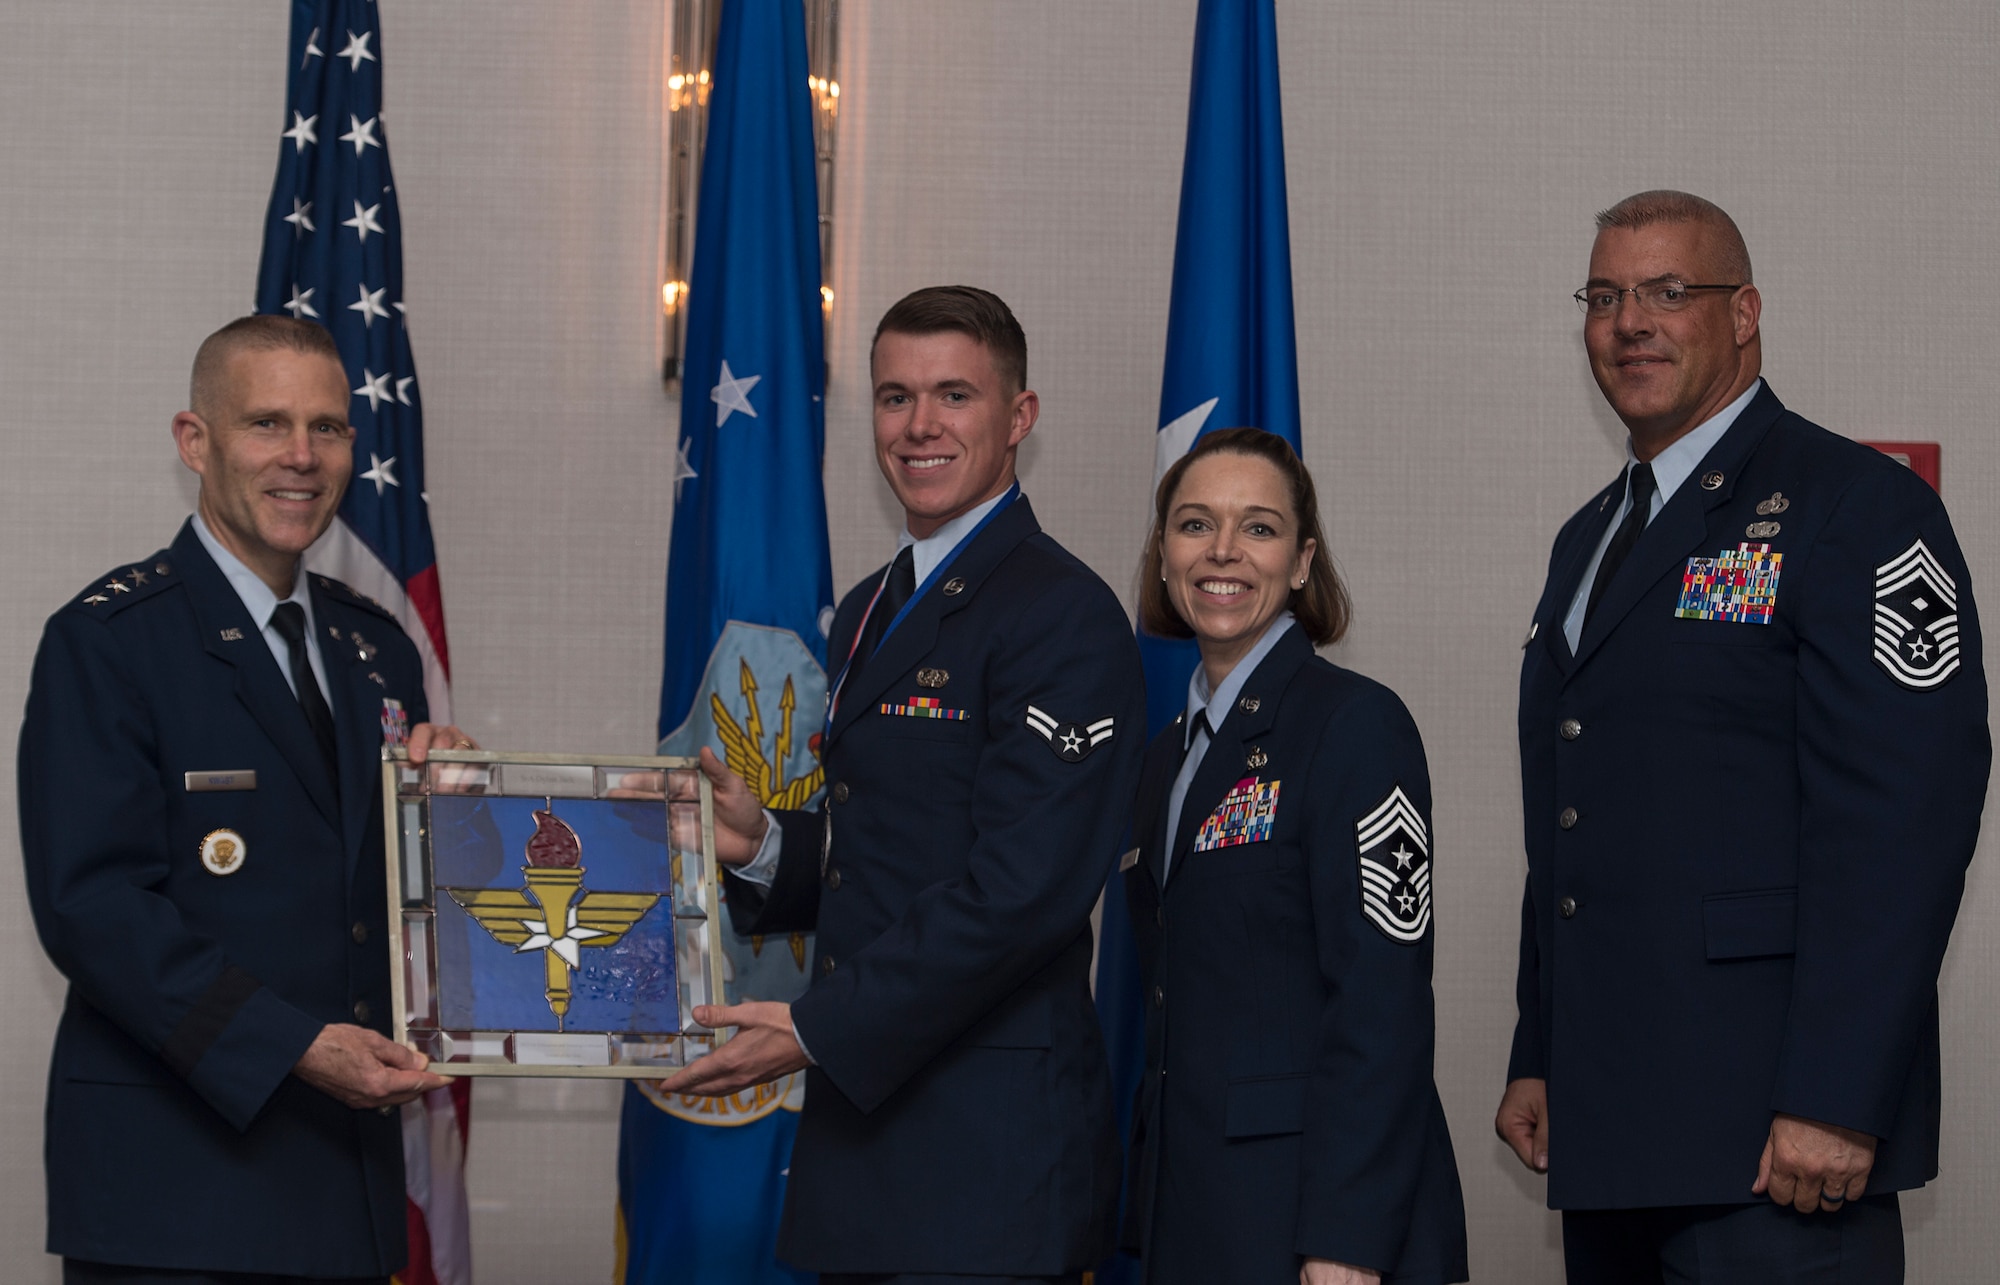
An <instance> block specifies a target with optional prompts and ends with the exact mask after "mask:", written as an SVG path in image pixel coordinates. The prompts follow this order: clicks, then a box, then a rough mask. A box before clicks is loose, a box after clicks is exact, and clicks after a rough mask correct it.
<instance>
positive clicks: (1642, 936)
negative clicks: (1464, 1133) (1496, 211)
mask: <svg viewBox="0 0 2000 1285" xmlns="http://www.w3.org/2000/svg"><path fill="white" fill-rule="evenodd" d="M1597 227H1598V233H1597V240H1596V243H1595V245H1594V247H1593V249H1592V252H1591V259H1590V280H1589V283H1588V284H1586V285H1585V286H1584V288H1583V289H1582V290H1579V291H1578V292H1577V294H1576V300H1577V304H1578V306H1579V307H1580V308H1581V309H1582V311H1583V314H1584V346H1585V348H1586V350H1587V351H1588V353H1589V357H1590V365H1591V370H1592V372H1593V374H1594V375H1595V377H1596V379H1597V384H1598V387H1599V388H1600V389H1601V390H1602V392H1603V394H1604V397H1605V400H1606V401H1607V402H1609V403H1610V405H1611V407H1612V409H1613V410H1614V411H1616V412H1617V414H1618V417H1619V419H1620V420H1622V421H1623V422H1624V424H1625V426H1626V428H1627V429H1628V430H1629V433H1630V439H1629V442H1628V444H1627V461H1626V467H1625V468H1624V469H1623V470H1622V471H1621V472H1620V474H1619V476H1618V478H1617V480H1616V481H1614V482H1613V483H1612V484H1611V485H1610V486H1608V487H1606V488H1605V489H1604V490H1603V491H1602V492H1600V493H1599V494H1597V495H1595V496H1592V497H1591V499H1590V500H1589V502H1588V503H1586V504H1585V505H1584V506H1583V508H1582V509H1581V510H1579V511H1578V512H1577V514H1576V515H1575V516H1574V517H1572V518H1571V519H1570V520H1569V521H1568V523H1566V524H1565V525H1564V527H1563V529H1562V531H1561V533H1560V534H1559V535H1558V536H1557V537H1556V541H1555V549H1554V552H1553V554H1552V556H1551V558H1550V562H1549V575H1548V581H1547V584H1546V587H1545V588H1544V590H1543V592H1542V597H1541V601H1540V603H1539V604H1538V605H1537V607H1536V608H1535V614H1534V619H1533V621H1532V623H1531V624H1530V626H1529V630H1528V638H1527V642H1526V645H1525V648H1524V653H1523V658H1522V668H1521V709H1520V737H1521V774H1522V799H1523V807H1524V824H1525V831H1526V836H1525V837H1526V846H1527V855H1528V879H1527V890H1526V895H1525V896H1524V898H1523V901H1522V917H1521V954H1520V970H1519V974H1518V979H1517V983H1516V1000H1517V1003H1518V1005H1519V1014H1520V1016H1519V1022H1518V1024H1517V1026H1516V1028H1515V1034H1514V1046H1513V1052H1512V1056H1511V1059H1510V1063H1509V1069H1508V1085H1507V1089H1506V1093H1505V1095H1504V1097H1503V1099H1502V1101H1501V1104H1500V1110H1499V1113H1498V1117H1497V1119H1496V1121H1495V1128H1496V1129H1497V1130H1498V1132H1499V1134H1500V1136H1501V1137H1502V1138H1503V1139H1505V1140H1506V1141H1507V1142H1508V1143H1509V1144H1510V1145H1511V1146H1512V1147H1513V1148H1514V1150H1515V1152H1516V1153H1517V1154H1518V1155H1519V1156H1520V1158H1521V1160H1522V1162H1523V1163H1525V1164H1527V1165H1528V1166H1529V1167H1530V1168H1532V1169H1535V1170H1537V1171H1538V1172H1545V1173H1547V1174H1548V1180H1549V1183H1548V1192H1549V1204H1550V1206H1551V1207H1553V1208H1556V1209H1560V1210H1562V1211H1563V1248H1564V1257H1565V1260H1566V1264H1567V1269H1568V1279H1569V1281H1570V1282H1571V1283H1572V1285H1596V1283H1598V1282H1603V1283H1604V1285H1633V1283H1635V1282H1663V1281H1668V1280H1672V1281H1676V1282H1680V1281H1688V1282H1711V1283H1719V1282H1725V1281H1727V1282H1739V1281H1746V1282H1747V1281H1756V1282H1758V1283H1759V1285H1767V1283H1769V1285H1782V1283H1788V1282H1795V1283H1799V1285H1806V1283H1810V1285H1848V1283H1860V1282H1867V1285H1881V1283H1882V1282H1890V1281H1900V1280H1902V1279H1903V1235H1902V1223H1901V1215H1900V1213H1899V1211H1898V1207H1897V1197H1896V1193H1897V1192H1899V1191H1907V1190H1910V1189H1912V1188H1916V1187H1920V1186H1922V1185H1923V1184H1924V1183H1926V1182H1927V1181H1929V1180H1930V1179H1931V1178H1933V1177H1935V1176H1936V1174H1937V1156H1938V1130H1939V1115H1940V1104H1939V1093H1940V1090H1939V1045H1938V1016H1937V976H1938V970H1939V967H1940V965H1941V962H1942V960H1943V957H1944V951H1945V946H1946V944H1947V942H1948V940H1949V938H1950V935H1951V928H1952V923H1953V920H1954V918H1955V917H1956V915H1957V912H1958V904H1959V899H1960V895H1961V893H1962V891H1963V888H1964V880H1965V870H1966V865H1967V863H1968V861H1970V859H1971V857H1972V851H1973V846H1974V843H1975V841H1976V839H1977V837H1978V831H1979V815H1980V810H1981V807H1982V806H1983V804H1984V801H1985V795H1986V780H1987V774H1988V770H1989V768H1990V766H1991V761H1992V747H1991V743H1990V739H1989V736H1988V732H1987V723H1986V679H1985V674H1984V672H1983V670H1982V668H1981V664H1980V634H1979V625H1978V617H1977V615H1976V613H1975V611H1974V608H1973V602H1972V586H1971V583H1970V579H1969V577H1968V575H1967V572H1966V567H1965V561H1964V559H1963V557H1962V556H1961V554H1960V552H1959V547H1958V541H1957V539H1956V538H1955V537H1954V535H1953V534H1952V529H1951V522H1950V520H1949V518H1948V517H1947V516H1946V514H1945V510H1944V505H1943V504H1942V502H1941V501H1940V500H1939V498H1938V496H1937V494H1936V493H1935V492H1934V491H1932V490H1931V489H1930V488H1929V487H1928V486H1926V485H1925V484H1924V483H1923V482H1922V481H1921V480H1920V479H1918V478H1917V477H1916V476H1915V475H1914V474H1913V473H1911V472H1910V471H1909V470H1908V469H1906V468H1904V467H1902V466H1901V465H1899V464H1896V463H1895V462H1893V461H1891V460H1889V459H1888V458H1887V457H1886V456H1883V455H1881V454H1879V453H1877V452H1875V451H1872V450H1869V449H1868V448H1866V447H1864V446H1860V445H1858V444H1856V443H1854V442H1851V441H1849V440H1847V439H1845V438H1843V437H1839V436H1836V435H1835V434H1833V433H1830V432H1827V431H1826V430H1825V429H1822V428H1819V427H1817V426H1816V425H1813V424H1811V423H1808V422H1807V421H1806V420H1804V419H1802V418H1801V417H1799V416H1798V415H1796V414H1794V413H1792V412H1791V411H1789V410H1787V409H1786V408H1785V406H1784V405H1783V404H1782V403H1781V402H1780V401H1779V400H1778V398H1777V395H1776V394H1775V393H1773V392H1772V391H1771V388H1770V386H1769V385H1768V384H1766V383H1765V382H1764V381H1763V379H1762V348H1761V338H1760V333H1759V329H1758V323H1759V319H1760V314H1761V308H1762V302H1761V298H1760V296H1759V294H1758V290H1757V287H1756V286H1755V285H1754V284H1752V276H1751V269H1750V257H1749V253H1748V251H1747V249H1746V248H1745V246H1744V243H1743V238H1742V235H1741V233H1740V232H1739V231H1738V230H1737V227H1736V224H1735V223H1734V222H1733V221H1732V220H1731V219H1730V218H1729V216H1728V215H1727V214H1725V213H1724V212H1723V211H1722V210H1720V209H1719V208H1717V207H1716V206H1714V205H1713V204H1711V203H1709V202H1708V201H1705V200H1702V199H1701V198H1700V197H1696V196H1690V195H1688V194H1686V193H1682V192H1644V193H1641V194H1639V195H1637V196H1633V197H1629V198H1627V199H1626V200H1624V201H1621V202H1619V203H1618V204H1617V205H1615V206H1613V207H1612V208H1611V209H1609V210H1606V211H1605V212H1604V213H1603V214H1600V215H1599V216H1598V219H1597Z"/></svg>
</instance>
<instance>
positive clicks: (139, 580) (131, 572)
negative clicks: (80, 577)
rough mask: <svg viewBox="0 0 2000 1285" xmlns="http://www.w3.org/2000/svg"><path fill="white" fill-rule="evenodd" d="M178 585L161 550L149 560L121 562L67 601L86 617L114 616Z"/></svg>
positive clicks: (174, 573)
mask: <svg viewBox="0 0 2000 1285" xmlns="http://www.w3.org/2000/svg"><path fill="white" fill-rule="evenodd" d="M178 583H180V576H179V574H178V573H177V572H176V571H175V570H174V565H173V560H172V559H171V558H169V557H168V556H167V551H166V550H165V549H161V550H160V551H159V552H158V553H155V554H154V555H153V556H152V557H150V558H141V559H140V560H139V561H137V562H127V563H121V564H119V565H118V566H115V567H113V568H111V570H109V571H107V572H105V573H104V574H103V575H102V576H99V577H98V578H97V579H96V580H93V581H92V582H91V583H90V584H89V585H88V586H87V587H85V588H84V589H83V590H82V591H81V592H80V593H78V594H77V595H76V597H74V598H72V599H71V600H70V604H69V605H70V607H71V609H73V610H76V611H81V612H83V613H85V614H86V615H93V616H105V617H110V616H115V615H117V614H118V613H119V612H121V611H123V610H125V609H126V608H127V607H130V606H131V605H132V604H133V603H135V602H144V601H145V600H146V599H148V598H150V597H152V596H153V595H154V594H156V593H161V592H163V591H165V590H166V589H168V588H169V587H171V586H173V585H176V584H178Z"/></svg>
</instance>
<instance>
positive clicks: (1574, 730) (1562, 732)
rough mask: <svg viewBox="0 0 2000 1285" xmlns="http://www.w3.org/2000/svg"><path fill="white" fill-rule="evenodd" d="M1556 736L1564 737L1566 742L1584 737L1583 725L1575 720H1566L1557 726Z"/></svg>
mask: <svg viewBox="0 0 2000 1285" xmlns="http://www.w3.org/2000/svg"><path fill="white" fill-rule="evenodd" d="M1556 735H1558V736H1560V737H1562V738H1563V739H1564V740H1566V741H1573V740H1575V739H1576V738H1577V737H1579V736H1582V735H1583V724H1581V723H1579V722H1577V721H1576V720H1575V719H1573V718H1566V719H1564V720H1563V721H1562V722H1560V723H1557V724H1556Z"/></svg>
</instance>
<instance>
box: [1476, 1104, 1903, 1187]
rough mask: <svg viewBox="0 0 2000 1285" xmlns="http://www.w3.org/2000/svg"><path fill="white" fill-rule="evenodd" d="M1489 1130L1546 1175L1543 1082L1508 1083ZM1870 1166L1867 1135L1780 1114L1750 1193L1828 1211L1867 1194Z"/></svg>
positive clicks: (1546, 1118) (1773, 1122)
mask: <svg viewBox="0 0 2000 1285" xmlns="http://www.w3.org/2000/svg"><path fill="white" fill-rule="evenodd" d="M1493 1129H1494V1132H1496V1133H1498V1134H1499V1135H1500V1137H1501V1138H1502V1139H1503V1140H1504V1141H1505V1142H1506V1143H1507V1145H1508V1146H1510V1147H1512V1148H1513V1149H1514V1154H1515V1155H1517V1156H1519V1157H1520V1158H1521V1163H1522V1164H1524V1165H1527V1166H1528V1167H1529V1168H1530V1169H1533V1170H1534V1171H1535V1172H1537V1173H1547V1172H1548V1168H1549V1099H1548V1082H1547V1081H1546V1080H1540V1079H1525V1078H1524V1079H1519V1080H1515V1081H1513V1082H1512V1083H1510V1084H1508V1086H1507V1092H1506V1094H1505V1096H1504V1097H1502V1098H1501V1101H1500V1111H1499V1114H1498V1116H1497V1117H1496V1118H1495V1120H1494V1122H1493ZM1874 1167H1875V1139H1874V1138H1872V1137H1870V1136H1869V1135H1868V1134H1865V1133H1862V1132H1860V1131H1859V1130H1855V1129H1844V1128H1842V1127H1841V1126H1839V1125H1837V1124H1822V1123H1820V1122H1819V1121H1817V1120H1807V1119H1803V1118H1801V1117H1799V1116H1795V1115H1782V1114H1781V1115H1777V1116H1773V1117H1772V1119H1771V1134H1770V1136H1769V1137H1768V1138H1766V1139H1765V1141H1764V1155H1763V1157H1762V1158H1761V1159H1760V1160H1759V1161H1758V1162H1757V1181H1756V1182H1754V1183H1752V1184H1751V1186H1750V1191H1751V1193H1752V1194H1754V1195H1759V1196H1765V1195H1768V1196H1769V1197H1770V1198H1771V1200H1772V1201H1773V1202H1774V1203H1776V1204H1780V1205H1790V1206H1791V1207H1792V1208H1794V1209H1796V1210H1798V1211H1799V1212H1800V1213H1802V1214H1810V1213H1813V1212H1815V1211H1817V1210H1826V1211H1828V1212H1832V1211H1834V1210H1838V1209H1842V1208H1844V1207H1845V1206H1846V1204H1847V1202H1848V1201H1850V1200H1856V1199H1859V1198H1860V1196H1861V1195H1862V1193H1864V1192H1866V1191H1867V1190H1868V1172H1869V1170H1871V1169H1873V1168H1874Z"/></svg>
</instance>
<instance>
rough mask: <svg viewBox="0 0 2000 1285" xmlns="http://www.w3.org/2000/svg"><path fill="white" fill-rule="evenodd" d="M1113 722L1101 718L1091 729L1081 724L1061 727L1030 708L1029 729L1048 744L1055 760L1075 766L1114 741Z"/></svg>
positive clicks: (1090, 726)
mask: <svg viewBox="0 0 2000 1285" xmlns="http://www.w3.org/2000/svg"><path fill="white" fill-rule="evenodd" d="M1111 722H1112V720H1110V719H1108V718H1100V719H1098V720H1097V721H1096V722H1095V723H1092V724H1090V725H1089V726H1088V727H1086V726H1084V725H1083V724H1082V723H1058V722H1056V720H1055V717H1054V716H1053V715H1050V714H1045V713H1043V712H1042V711H1041V710H1038V709H1036V708H1035V707H1034V706H1033V705H1030V706H1028V728H1029V730H1031V731H1033V732H1034V733H1035V735H1037V736H1039V737H1041V738H1042V739H1043V740H1045V741H1047V742H1048V743H1049V748H1050V749H1052V750H1054V751H1055V752H1056V757H1057V758H1059V759H1061V760H1062V761H1063V762H1065V763H1075V762H1077V761H1078V760H1080V759H1082V758H1083V756H1084V755H1086V754H1088V753H1090V752H1091V751H1092V750H1094V749H1096V748H1097V747H1098V746H1100V745H1102V744H1104V742H1106V741H1108V740H1110V739H1111Z"/></svg>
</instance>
